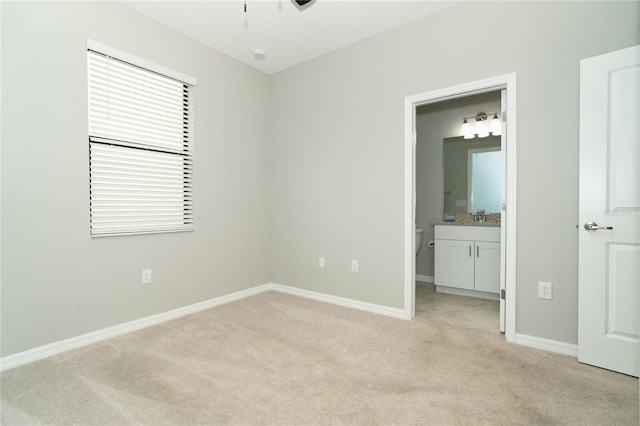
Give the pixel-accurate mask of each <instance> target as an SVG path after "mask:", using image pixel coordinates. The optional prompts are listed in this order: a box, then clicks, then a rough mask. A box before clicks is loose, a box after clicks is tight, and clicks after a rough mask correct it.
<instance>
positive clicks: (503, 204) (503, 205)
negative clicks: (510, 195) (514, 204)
mask: <svg viewBox="0 0 640 426" xmlns="http://www.w3.org/2000/svg"><path fill="white" fill-rule="evenodd" d="M501 207H502V211H505V212H506V211H507V200H502V206H501Z"/></svg>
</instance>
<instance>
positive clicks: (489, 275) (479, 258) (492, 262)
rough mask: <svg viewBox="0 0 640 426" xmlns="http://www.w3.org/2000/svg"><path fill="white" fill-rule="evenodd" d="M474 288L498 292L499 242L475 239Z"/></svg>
mask: <svg viewBox="0 0 640 426" xmlns="http://www.w3.org/2000/svg"><path fill="white" fill-rule="evenodd" d="M475 270H476V271H475V290H477V291H485V292H487V293H499V292H500V243H487V242H482V241H476V244H475Z"/></svg>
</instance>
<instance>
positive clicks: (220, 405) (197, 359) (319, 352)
mask: <svg viewBox="0 0 640 426" xmlns="http://www.w3.org/2000/svg"><path fill="white" fill-rule="evenodd" d="M1 386H2V388H1V404H2V405H1V406H0V408H1V413H0V421H1V422H2V424H4V425H19V424H24V425H38V424H49V425H71V424H78V425H128V424H148V425H206V424H231V425H253V424H264V425H279V424H296V425H325V424H349V425H376V424H381V425H382V424H384V425H410V424H420V425H477V424H484V425H561V424H566V425H613V424H615V425H637V424H638V422H639V416H638V379H636V378H633V377H629V376H625V375H621V374H617V373H614V372H611V371H607V370H603V369H599V368H595V367H591V366H587V365H583V364H580V363H578V362H577V361H576V359H575V358H572V357H569V356H563V355H559V354H554V353H549V352H544V351H540V350H536V349H531V348H527V347H522V346H519V345H514V344H509V343H506V342H505V340H504V337H503V336H502V335H501V334H499V333H491V332H485V331H479V330H474V329H469V328H464V327H456V326H452V325H450V324H447V323H445V322H442V321H436V320H434V319H431V318H423V317H420V318H417V319H416V320H414V321H403V320H397V319H393V318H388V317H385V316H381V315H375V314H370V313H366V312H361V311H357V310H353V309H348V308H344V307H340V306H335V305H331V304H326V303H321V302H317V301H313V300H308V299H303V298H299V297H295V296H291V295H286V294H281V293H277V292H266V293H262V294H259V295H256V296H253V297H249V298H246V299H243V300H240V301H237V302H233V303H230V304H227V305H223V306H219V307H216V308H213V309H210V310H207V311H203V312H200V313H197V314H193V315H189V316H186V317H183V318H179V319H177V320H173V321H170V322H166V323H163V324H160V325H156V326H153V327H150V328H146V329H144V330H140V331H138V332H134V333H130V334H127V335H123V336H119V337H117V338H113V339H110V340H108V341H104V342H100V343H97V344H94V345H91V346H87V347H84V348H81V349H77V350H74V351H70V352H66V353H63V354H60V355H57V356H54V357H51V358H48V359H45V360H41V361H38V362H34V363H31V364H28V365H24V366H21V367H17V368H14V369H11V370H8V371H5V372H3V373H2V374H1Z"/></svg>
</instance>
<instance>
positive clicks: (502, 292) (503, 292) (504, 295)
mask: <svg viewBox="0 0 640 426" xmlns="http://www.w3.org/2000/svg"><path fill="white" fill-rule="evenodd" d="M500 299H502V300H507V290H505V289H502V290H500Z"/></svg>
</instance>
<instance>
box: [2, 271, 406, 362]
mask: <svg viewBox="0 0 640 426" xmlns="http://www.w3.org/2000/svg"><path fill="white" fill-rule="evenodd" d="M269 290H273V291H279V292H281V293H287V294H291V295H295V296H300V297H305V298H307V299H313V300H318V301H321V302H326V303H332V304H335V305H340V306H345V307H348V308H353V309H358V310H361V311H367V312H372V313H376V314H381V315H386V316H390V317H394V318H400V319H403V318H404V316H403V315H404V311H403V310H402V309H396V308H390V307H387V306H381V305H374V304H371V303H366V302H359V301H357V300H352V299H346V298H344V297H338V296H332V295H328V294H323V293H316V292H313V291H308V290H302V289H299V288H295V287H288V286H284V285H280V284H273V283H269V284H263V285H259V286H257V287H252V288H249V289H247V290H242V291H238V292H235V293H231V294H228V295H225V296H220V297H216V298H214V299H210V300H205V301H204V302H199V303H194V304H193V305H189V306H184V307H182V308H178V309H173V310H171V311H167V312H163V313H160V314H156V315H152V316H149V317H146V318H140V319H138V320H134V321H129V322H126V323H123V324H119V325H115V326H113V327H107V328H104V329H102V330H97V331H93V332H91V333H86V334H81V335H79V336H75V337H71V338H69V339H64V340H60V341H58V342H53V343H50V344H47V345H43V346H39V347H36V348H33V349H29V350H27V351H24V352H19V353H17V354H13V355H8V356H5V357H2V358H0V371H5V370H9V369H11V368H15V367H19V366H21V365H25V364H29V363H30V362H34V361H38V360H41V359H44V358H48V357H51V356H54V355H58V354H61V353H63V352H67V351H70V350H73V349H78V348H81V347H83V346H87V345H91V344H93V343H97V342H101V341H103V340H107V339H110V338H113V337H116V336H120V335H123V334H127V333H131V332H133V331H137V330H140V329H143V328H146V327H151V326H152V325H156V324H160V323H163V322H166V321H170V320H173V319H176V318H180V317H183V316H185V315H190V314H194V313H196V312H200V311H204V310H206V309H210V308H213V307H216V306H220V305H224V304H226V303H230V302H235V301H236V300H240V299H244V298H245V297H249V296H253V295H256V294H259V293H262V292H265V291H269Z"/></svg>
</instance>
